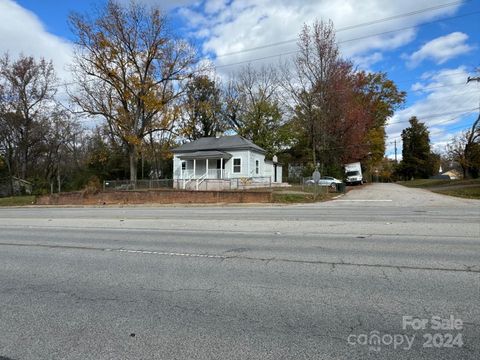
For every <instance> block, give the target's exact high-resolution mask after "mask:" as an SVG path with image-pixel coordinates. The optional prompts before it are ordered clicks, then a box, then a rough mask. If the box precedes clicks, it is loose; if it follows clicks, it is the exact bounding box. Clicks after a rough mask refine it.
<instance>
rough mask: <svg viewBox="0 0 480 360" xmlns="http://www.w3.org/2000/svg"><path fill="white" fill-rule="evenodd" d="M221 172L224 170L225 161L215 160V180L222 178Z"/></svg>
mask: <svg viewBox="0 0 480 360" xmlns="http://www.w3.org/2000/svg"><path fill="white" fill-rule="evenodd" d="M221 170H225V160H223V161H222V160H221V159H217V179H221V178H222V173H223V171H221Z"/></svg>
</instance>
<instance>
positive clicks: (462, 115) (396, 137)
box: [387, 108, 478, 145]
mask: <svg viewBox="0 0 480 360" xmlns="http://www.w3.org/2000/svg"><path fill="white" fill-rule="evenodd" d="M475 110H478V108H475V109H473V110H472V111H467V112H464V113H462V114H460V115H457V116H455V117H454V118H451V119H448V120H444V121H439V122H437V123H435V124H431V125H430V126H431V127H432V126H437V125H442V124H446V123H450V122H454V121H458V120H460V119H461V118H462V117H464V116H465V115H468V114H471V113H473V111H475ZM425 118H427V117H422V119H425ZM408 121H409V120H408ZM401 122H405V121H401ZM401 122H395V123H393V124H398V123H401ZM387 126H388V125H387ZM460 127H465V125H460ZM453 129H455V128H450V129H449V130H453ZM401 137H402V136H401V135H397V136H395V137H389V140H390V141H389V144H390V145H391V144H393V142H394V141H396V139H400V138H401ZM392 139H393V140H392Z"/></svg>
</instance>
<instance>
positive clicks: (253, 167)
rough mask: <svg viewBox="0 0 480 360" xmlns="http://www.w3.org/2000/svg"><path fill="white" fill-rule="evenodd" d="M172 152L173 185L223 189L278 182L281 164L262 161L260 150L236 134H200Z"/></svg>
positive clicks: (263, 158) (267, 184)
mask: <svg viewBox="0 0 480 360" xmlns="http://www.w3.org/2000/svg"><path fill="white" fill-rule="evenodd" d="M172 152H173V154H174V157H173V180H174V187H175V188H183V189H195V190H223V189H236V188H240V187H241V188H253V187H260V186H270V185H274V184H281V183H282V166H281V165H280V164H278V163H277V162H276V161H270V160H266V159H265V150H264V149H262V148H261V147H260V146H258V145H255V144H254V143H252V142H251V141H249V140H247V139H245V138H244V137H242V136H240V135H233V136H216V137H204V138H200V139H197V140H195V141H192V142H189V143H186V144H183V145H180V146H179V147H177V148H175V149H173V150H172ZM274 158H275V157H274ZM274 160H276V159H274Z"/></svg>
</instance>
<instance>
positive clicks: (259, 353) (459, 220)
mask: <svg viewBox="0 0 480 360" xmlns="http://www.w3.org/2000/svg"><path fill="white" fill-rule="evenodd" d="M432 317H433V321H432ZM423 319H425V320H423ZM438 322H441V323H442V324H443V325H444V326H445V327H449V328H448V329H440V330H438V329H432V326H434V327H435V324H437V323H438ZM403 325H405V326H403ZM450 325H451V326H450ZM452 328H453V329H452ZM375 335H377V336H378V339H379V340H378V341H377V342H375V341H376V339H377V338H376V337H375ZM369 341H370V342H372V344H370V345H369V344H368V342H369ZM365 343H366V344H365ZM424 345H426V347H424ZM429 345H431V346H432V347H428V346H429ZM479 358H480V202H479V201H474V200H464V199H457V198H451V197H447V196H444V195H438V194H434V193H431V192H428V191H425V190H419V189H409V188H405V187H401V186H399V185H394V184H374V185H370V186H367V187H364V188H362V189H357V190H353V191H351V192H349V193H348V194H347V195H346V196H344V197H341V198H339V199H337V200H334V201H330V202H325V203H318V204H308V205H292V206H264V205H262V206H228V207H221V206H218V207H214V206H209V207H160V208H159V207H123V208H122V207H120V208H115V207H85V208H53V207H44V208H34V207H30V208H2V209H0V359H2V360H4V359H14V360H30V359H32V360H38V359H48V360H52V359H82V360H86V359H95V360H101V359H222V360H224V359H262V360H266V359H275V360H277V359H472V360H473V359H479Z"/></svg>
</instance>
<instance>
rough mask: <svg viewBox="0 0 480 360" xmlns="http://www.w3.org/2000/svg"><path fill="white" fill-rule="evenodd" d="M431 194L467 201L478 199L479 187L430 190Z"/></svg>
mask: <svg viewBox="0 0 480 360" xmlns="http://www.w3.org/2000/svg"><path fill="white" fill-rule="evenodd" d="M432 191H433V192H436V193H439V194H444V195H450V196H457V197H462V198H467V199H480V185H479V186H475V187H468V188H467V187H466V188H463V189H462V188H460V189H458V188H457V189H450V190H432Z"/></svg>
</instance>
